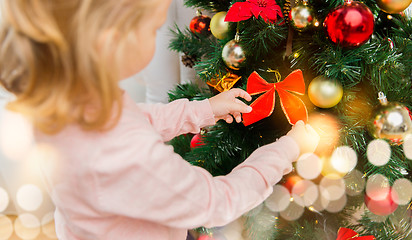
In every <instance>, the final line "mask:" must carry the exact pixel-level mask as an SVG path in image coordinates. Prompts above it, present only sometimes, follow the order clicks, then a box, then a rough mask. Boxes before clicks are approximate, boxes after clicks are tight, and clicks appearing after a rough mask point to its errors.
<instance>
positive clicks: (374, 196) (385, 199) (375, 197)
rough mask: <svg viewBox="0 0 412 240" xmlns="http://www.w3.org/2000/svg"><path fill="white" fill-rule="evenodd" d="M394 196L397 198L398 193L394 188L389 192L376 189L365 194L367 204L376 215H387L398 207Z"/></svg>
mask: <svg viewBox="0 0 412 240" xmlns="http://www.w3.org/2000/svg"><path fill="white" fill-rule="evenodd" d="M394 198H397V194H396V192H394V190H392V189H391V190H390V191H388V192H386V191H384V190H383V192H382V193H381V192H379V191H375V192H373V193H370V194H369V195H365V204H366V207H367V208H368V209H369V211H371V212H372V213H374V214H375V215H379V216H387V215H389V214H392V213H393V212H395V210H396V209H397V208H398V204H397V203H396V202H395V200H396V199H394Z"/></svg>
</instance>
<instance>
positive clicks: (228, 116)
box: [225, 115, 233, 123]
mask: <svg viewBox="0 0 412 240" xmlns="http://www.w3.org/2000/svg"><path fill="white" fill-rule="evenodd" d="M225 121H226V122H227V123H232V122H233V117H232V116H230V115H227V116H226V118H225Z"/></svg>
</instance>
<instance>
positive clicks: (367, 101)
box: [169, 0, 412, 240]
mask: <svg viewBox="0 0 412 240" xmlns="http://www.w3.org/2000/svg"><path fill="white" fill-rule="evenodd" d="M410 3H411V1H410V0H388V1H384V0H363V1H343V0H308V1H305V0H303V1H302V0H300V1H293V0H292V1H291V0H232V1H230V0H187V1H185V4H186V5H187V6H189V7H192V8H193V12H194V18H193V20H192V21H191V22H190V23H188V26H187V28H186V29H174V30H173V32H174V34H175V35H174V36H175V37H174V39H173V40H172V42H171V44H170V48H171V49H172V50H175V51H178V52H181V53H183V54H184V56H183V61H184V62H185V63H186V64H187V65H188V66H189V67H193V68H194V69H195V70H196V72H197V75H198V77H199V78H200V79H201V80H202V81H203V82H204V83H206V84H204V85H196V84H183V85H179V86H177V88H176V89H175V90H173V91H172V92H171V93H170V94H169V95H170V99H171V100H175V99H178V98H189V99H192V100H198V99H204V98H208V97H210V96H213V95H214V94H217V93H219V92H222V91H227V90H229V89H230V88H233V87H239V88H242V89H245V90H247V91H248V92H249V93H250V94H252V95H253V96H254V99H253V101H252V104H251V105H252V107H253V111H252V112H251V113H249V114H244V115H243V122H242V123H231V124H228V123H226V122H224V121H220V122H218V123H217V124H216V125H215V126H213V127H210V128H205V129H203V130H202V132H201V133H200V134H197V135H195V136H192V135H184V136H179V137H177V138H175V139H173V140H172V141H171V144H172V145H173V146H174V148H175V151H176V152H178V153H179V154H180V155H182V156H183V157H184V158H185V159H186V160H187V161H189V162H190V163H192V164H194V165H197V166H201V167H203V168H205V169H207V170H208V171H209V172H210V173H212V174H213V175H215V176H217V175H223V174H227V173H229V172H230V171H231V170H232V169H233V168H234V167H235V166H237V165H238V164H239V163H241V162H242V161H244V160H245V159H246V158H247V157H248V156H249V155H250V154H251V153H252V152H253V151H254V150H255V149H256V148H258V147H259V146H262V145H265V144H268V143H270V142H273V141H275V140H276V139H277V138H279V137H280V136H283V135H284V134H286V133H287V132H288V131H289V130H290V128H291V126H292V125H293V124H294V123H295V122H296V121H297V120H304V121H306V122H308V123H310V124H311V126H312V127H314V128H315V130H316V131H317V132H318V133H319V135H320V137H321V141H320V144H319V146H318V148H317V150H316V152H315V153H314V154H307V155H303V156H301V157H300V159H299V160H298V161H297V162H296V163H295V164H294V171H293V172H292V173H290V174H288V175H286V176H284V178H283V179H282V181H281V182H279V183H278V184H277V185H276V186H274V191H273V194H272V195H271V196H270V197H269V198H268V199H267V200H266V201H265V202H264V203H263V204H262V205H261V206H259V207H258V208H256V209H254V210H252V211H251V212H249V213H247V214H245V215H244V216H243V217H242V224H243V225H242V227H241V228H242V231H241V233H240V234H239V236H238V238H236V239H267V240H275V239H276V240H277V239H282V240H284V239H311V240H312V239H357V238H356V237H358V236H359V239H375V238H376V239H382V240H388V239H412V226H411V210H410V205H411V198H412V183H411V180H412V175H411V174H410V173H411V171H412V161H411V160H412V121H411V113H410V112H409V109H412V83H411V79H412V68H411V66H412V19H411V15H410V13H409V12H408V11H407V8H408V6H409V5H410ZM196 11H197V12H198V13H197V15H196V14H195V13H196ZM248 104H250V103H248ZM220 230H221V229H220ZM220 230H219V229H199V231H201V232H202V233H208V234H209V237H210V238H215V239H224V238H219V231H220ZM361 236H363V237H364V238H361ZM220 237H222V236H220ZM226 238H227V236H226ZM228 240H231V239H228Z"/></svg>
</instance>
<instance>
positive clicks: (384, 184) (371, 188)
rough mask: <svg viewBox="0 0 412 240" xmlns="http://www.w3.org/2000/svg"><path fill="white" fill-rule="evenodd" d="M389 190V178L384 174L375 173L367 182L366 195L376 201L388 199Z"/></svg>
mask: <svg viewBox="0 0 412 240" xmlns="http://www.w3.org/2000/svg"><path fill="white" fill-rule="evenodd" d="M389 191H390V185H389V180H388V179H387V178H386V177H385V176H383V175H382V174H375V175H373V176H371V177H369V179H368V181H367V182H366V195H368V197H370V198H371V199H373V200H375V201H379V200H383V199H386V198H387V197H388V194H389Z"/></svg>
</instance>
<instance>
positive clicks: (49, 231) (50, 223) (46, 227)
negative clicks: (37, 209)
mask: <svg viewBox="0 0 412 240" xmlns="http://www.w3.org/2000/svg"><path fill="white" fill-rule="evenodd" d="M41 225H42V232H43V234H44V235H46V236H47V237H48V238H49V239H57V235H56V227H55V224H54V212H49V213H47V214H46V215H44V217H43V218H42V220H41Z"/></svg>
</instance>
